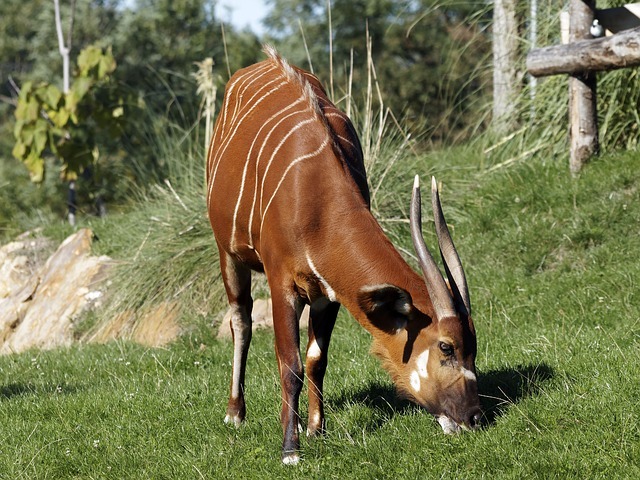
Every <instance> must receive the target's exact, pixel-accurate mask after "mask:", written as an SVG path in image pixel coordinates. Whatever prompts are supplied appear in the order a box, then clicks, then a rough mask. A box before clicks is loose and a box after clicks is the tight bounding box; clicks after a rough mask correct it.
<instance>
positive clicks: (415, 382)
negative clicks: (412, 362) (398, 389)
mask: <svg viewBox="0 0 640 480" xmlns="http://www.w3.org/2000/svg"><path fill="white" fill-rule="evenodd" d="M409 381H410V382H411V388H413V389H414V390H415V391H416V392H419V391H420V374H419V373H418V371H417V370H414V371H413V372H411V376H410V377H409Z"/></svg>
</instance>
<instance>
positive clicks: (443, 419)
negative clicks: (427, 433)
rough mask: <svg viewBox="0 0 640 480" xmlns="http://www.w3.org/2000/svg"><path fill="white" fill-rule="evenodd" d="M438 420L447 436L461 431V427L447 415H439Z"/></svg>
mask: <svg viewBox="0 0 640 480" xmlns="http://www.w3.org/2000/svg"><path fill="white" fill-rule="evenodd" d="M436 418H437V420H438V423H439V424H440V426H441V427H442V431H443V432H444V433H445V434H447V435H450V434H452V433H457V432H459V431H460V426H459V425H458V424H457V423H456V422H454V421H453V420H451V419H450V418H449V417H447V416H446V415H439V416H438V417H436Z"/></svg>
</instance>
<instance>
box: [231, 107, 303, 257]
mask: <svg viewBox="0 0 640 480" xmlns="http://www.w3.org/2000/svg"><path fill="white" fill-rule="evenodd" d="M301 102H302V99H298V100H297V101H295V102H294V103H291V104H289V105H287V106H286V107H284V108H283V109H282V110H280V111H279V112H276V113H274V114H273V115H271V117H269V118H268V119H267V120H266V121H265V122H264V123H263V124H262V125H261V126H260V129H259V130H258V132H257V133H256V135H255V137H254V139H253V142H252V143H251V147H250V148H249V153H247V159H246V162H245V164H244V169H243V171H242V182H241V183H240V192H239V193H238V200H237V202H236V208H235V210H234V212H233V226H232V228H231V240H230V242H229V243H230V245H231V246H233V245H234V244H235V237H236V230H237V224H238V212H239V210H240V203H241V201H242V196H243V194H244V187H245V182H246V178H247V170H248V169H249V164H250V163H251V154H252V153H253V148H254V147H255V144H256V141H257V140H258V137H259V136H260V133H261V132H262V130H263V129H264V128H265V127H266V126H267V125H268V124H269V123H270V122H271V121H273V120H275V119H276V118H278V117H279V116H281V115H282V114H283V113H284V112H286V111H287V110H289V109H291V108H293V107H294V106H296V105H298V104H300V103H301ZM288 116H289V115H287V117H288ZM287 117H285V118H287ZM280 121H282V120H280ZM278 123H279V122H278ZM275 128H276V127H272V129H271V131H270V132H269V133H268V134H267V136H266V137H265V140H264V142H263V144H262V148H261V149H260V152H262V149H263V148H264V144H266V143H267V139H268V138H269V135H271V133H272V132H273V130H274V129H275ZM259 159H260V156H259V155H258V161H259ZM257 164H258V162H256V186H255V188H256V189H257V187H258V181H257ZM254 205H255V193H254ZM252 216H253V208H252V211H251V217H252ZM248 232H249V242H248V243H249V246H250V247H252V248H253V239H252V237H251V219H250V220H249V226H248Z"/></svg>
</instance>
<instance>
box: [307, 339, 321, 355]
mask: <svg viewBox="0 0 640 480" xmlns="http://www.w3.org/2000/svg"><path fill="white" fill-rule="evenodd" d="M320 355H322V350H320V345H318V342H317V341H316V340H315V339H314V340H313V342H311V345H309V348H307V358H320Z"/></svg>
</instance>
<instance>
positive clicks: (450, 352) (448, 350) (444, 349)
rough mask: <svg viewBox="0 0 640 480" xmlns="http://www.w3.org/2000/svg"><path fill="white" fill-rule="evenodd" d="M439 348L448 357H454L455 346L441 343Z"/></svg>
mask: <svg viewBox="0 0 640 480" xmlns="http://www.w3.org/2000/svg"><path fill="white" fill-rule="evenodd" d="M438 348H439V349H440V351H441V352H442V353H443V354H444V355H446V356H447V357H450V356H451V355H453V345H451V344H449V343H445V342H440V343H438Z"/></svg>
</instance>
